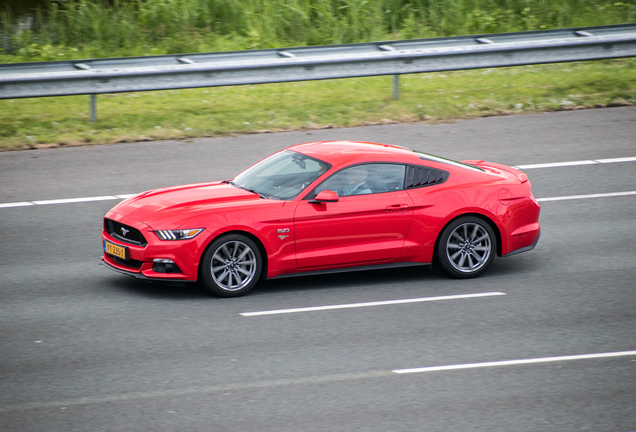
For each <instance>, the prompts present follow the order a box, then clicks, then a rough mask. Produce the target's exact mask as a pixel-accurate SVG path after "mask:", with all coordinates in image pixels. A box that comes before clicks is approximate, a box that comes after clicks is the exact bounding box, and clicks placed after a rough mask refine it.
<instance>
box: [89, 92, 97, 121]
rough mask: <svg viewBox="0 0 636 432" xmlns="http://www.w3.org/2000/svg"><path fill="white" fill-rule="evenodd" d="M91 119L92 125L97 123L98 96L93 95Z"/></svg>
mask: <svg viewBox="0 0 636 432" xmlns="http://www.w3.org/2000/svg"><path fill="white" fill-rule="evenodd" d="M90 105H91V117H90V121H91V122H92V123H95V121H96V120H97V95H94V94H92V95H91V103H90Z"/></svg>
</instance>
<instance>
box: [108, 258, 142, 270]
mask: <svg viewBox="0 0 636 432" xmlns="http://www.w3.org/2000/svg"><path fill="white" fill-rule="evenodd" d="M108 256H109V257H110V259H112V260H113V261H115V262H116V263H118V264H121V265H123V266H126V267H130V268H134V269H137V270H139V269H140V268H141V266H142V264H143V263H144V262H143V261H137V260H134V259H129V260H125V259H121V258H119V257H116V256H115V255H108Z"/></svg>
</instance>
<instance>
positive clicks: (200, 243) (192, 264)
mask: <svg viewBox="0 0 636 432" xmlns="http://www.w3.org/2000/svg"><path fill="white" fill-rule="evenodd" d="M106 218H108V219H111V220H114V221H116V222H118V223H121V224H124V225H126V226H129V227H133V228H135V229H137V230H139V232H140V233H141V234H142V235H143V237H144V238H145V240H146V244H130V243H126V242H123V241H121V239H119V238H116V237H114V236H111V235H110V234H109V233H108V232H107V230H106V228H104V230H103V231H102V243H103V242H104V241H108V242H110V243H114V244H115V245H117V246H121V247H125V248H127V249H128V255H127V258H128V259H127V260H124V259H121V258H118V257H115V256H112V255H110V254H108V253H106V252H104V253H103V257H102V263H103V264H104V265H105V266H106V267H108V268H110V269H111V270H115V271H117V272H119V273H122V274H126V275H129V276H133V277H136V278H139V279H145V280H156V281H171V282H175V281H179V282H195V281H196V280H197V276H198V266H199V258H200V251H202V250H204V248H205V247H204V245H205V243H204V242H205V236H204V235H202V234H203V233H201V234H200V235H198V236H197V237H195V238H193V239H190V240H177V241H165V240H160V239H159V238H158V237H157V235H156V234H155V233H154V230H153V228H151V227H150V226H148V225H146V224H144V223H142V222H139V221H137V220H135V219H132V218H129V217H126V216H124V215H120V214H118V213H114V212H109V213H108V214H106ZM155 258H162V259H169V260H172V261H173V262H174V263H175V265H176V266H177V267H178V269H179V270H180V271H181V272H180V273H175V272H171V273H162V272H159V271H157V270H158V267H157V266H154V268H153V264H154V262H153V260H154V259H155Z"/></svg>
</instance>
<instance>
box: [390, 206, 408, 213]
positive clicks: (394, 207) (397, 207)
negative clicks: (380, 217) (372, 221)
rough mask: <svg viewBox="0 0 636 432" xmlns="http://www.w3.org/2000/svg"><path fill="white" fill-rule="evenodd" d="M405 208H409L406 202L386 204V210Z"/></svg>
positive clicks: (402, 209)
mask: <svg viewBox="0 0 636 432" xmlns="http://www.w3.org/2000/svg"><path fill="white" fill-rule="evenodd" d="M407 208H409V206H408V205H407V204H393V205H390V206H387V208H386V211H388V212H393V211H404V210H406V209H407Z"/></svg>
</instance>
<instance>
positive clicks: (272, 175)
mask: <svg viewBox="0 0 636 432" xmlns="http://www.w3.org/2000/svg"><path fill="white" fill-rule="evenodd" d="M329 168H331V165H330V164H328V163H326V162H323V161H320V160H318V159H314V158H312V157H309V156H307V155H304V154H302V153H297V152H295V151H291V150H284V151H282V152H280V153H276V154H274V155H272V156H270V157H268V158H267V159H264V160H262V161H260V162H259V163H257V164H256V165H254V166H253V167H251V168H249V169H247V170H246V171H244V172H242V173H241V174H239V175H238V176H237V177H236V178H235V179H234V180H233V181H231V182H230V184H233V185H234V186H237V187H240V188H242V189H246V190H249V191H251V192H254V193H257V194H259V195H261V197H263V198H271V199H280V200H292V199H294V198H296V197H297V196H298V194H300V193H301V192H302V191H303V190H305V188H306V187H307V186H309V185H310V184H312V183H313V182H314V180H316V179H317V178H318V177H320V176H321V175H322V174H324V173H325V172H326V171H327V170H328V169H329Z"/></svg>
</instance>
